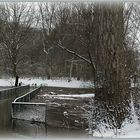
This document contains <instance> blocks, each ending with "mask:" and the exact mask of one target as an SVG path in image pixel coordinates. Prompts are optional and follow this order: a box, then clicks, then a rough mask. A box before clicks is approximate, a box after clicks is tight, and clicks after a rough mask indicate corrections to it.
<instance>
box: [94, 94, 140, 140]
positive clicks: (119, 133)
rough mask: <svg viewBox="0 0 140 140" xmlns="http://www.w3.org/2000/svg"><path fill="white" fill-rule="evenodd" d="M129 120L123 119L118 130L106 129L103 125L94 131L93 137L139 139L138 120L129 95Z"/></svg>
mask: <svg viewBox="0 0 140 140" xmlns="http://www.w3.org/2000/svg"><path fill="white" fill-rule="evenodd" d="M130 105H131V113H130V114H131V118H132V120H131V122H130V121H128V120H127V119H126V120H125V121H124V123H123V125H122V128H121V129H119V130H114V131H113V130H106V127H104V126H103V125H102V126H101V128H100V132H95V133H94V134H93V136H95V137H104V138H105V137H106V138H139V139H140V121H139V120H138V116H137V115H136V112H135V108H134V103H133V100H132V96H131V103H130Z"/></svg>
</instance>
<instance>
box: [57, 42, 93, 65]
mask: <svg viewBox="0 0 140 140" xmlns="http://www.w3.org/2000/svg"><path fill="white" fill-rule="evenodd" d="M57 45H58V47H59V48H61V49H63V50H65V51H67V52H68V53H71V54H73V55H75V56H77V57H79V58H81V59H82V60H84V61H85V62H87V63H88V64H92V62H91V61H90V60H89V59H87V58H85V57H83V56H81V55H80V54H78V53H76V52H74V51H71V50H69V49H67V48H65V47H63V46H62V45H61V43H58V44H57Z"/></svg>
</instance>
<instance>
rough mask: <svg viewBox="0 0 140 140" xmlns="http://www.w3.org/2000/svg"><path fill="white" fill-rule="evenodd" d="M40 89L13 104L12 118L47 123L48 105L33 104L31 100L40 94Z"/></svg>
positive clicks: (19, 98) (21, 97)
mask: <svg viewBox="0 0 140 140" xmlns="http://www.w3.org/2000/svg"><path fill="white" fill-rule="evenodd" d="M39 91H40V88H36V89H34V90H32V91H30V92H28V93H26V94H25V95H23V96H20V97H18V98H16V99H15V100H14V102H12V118H14V119H20V120H28V121H36V122H46V104H45V103H33V102H31V99H32V98H34V97H35V95H36V94H38V93H39Z"/></svg>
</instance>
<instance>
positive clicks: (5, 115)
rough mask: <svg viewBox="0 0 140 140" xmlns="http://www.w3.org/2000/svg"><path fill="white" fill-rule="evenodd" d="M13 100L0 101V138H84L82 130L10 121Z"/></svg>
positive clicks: (84, 133) (84, 134) (85, 134)
mask: <svg viewBox="0 0 140 140" xmlns="http://www.w3.org/2000/svg"><path fill="white" fill-rule="evenodd" d="M12 101H13V98H10V99H6V100H2V101H0V137H10V138H11V137H13V138H14V137H18V138H26V137H27V138H31V137H37V138H39V137H40V138H44V137H51V138H52V137H56V138H58V137H59V138H61V137H68V138H69V137H71V138H72V137H74V138H76V137H77V138H81V137H82V138H83V137H84V138H85V137H87V133H86V131H84V130H74V129H64V128H52V127H47V126H46V125H45V124H43V123H31V122H29V121H22V120H12V119H11V102H12Z"/></svg>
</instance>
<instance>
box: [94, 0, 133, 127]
mask: <svg viewBox="0 0 140 140" xmlns="http://www.w3.org/2000/svg"><path fill="white" fill-rule="evenodd" d="M94 20H95V26H94V27H95V40H94V43H95V44H94V46H95V52H96V56H95V58H96V60H95V61H96V74H95V83H96V84H95V87H96V96H95V100H96V101H98V102H100V105H101V106H100V107H99V111H100V108H101V107H103V108H102V109H104V110H106V118H105V119H104V120H105V122H108V123H109V124H110V126H111V127H115V128H120V127H121V125H122V123H123V121H124V119H125V118H126V117H127V116H128V114H129V111H128V109H129V99H130V93H129V86H130V85H129V80H128V77H127V76H128V75H127V71H126V68H125V64H126V58H125V49H124V48H125V46H124V21H123V5H122V4H121V3H119V4H118V3H115V5H114V4H113V3H106V4H103V3H102V4H98V5H96V8H95V19H94ZM104 116H105V115H103V117H104Z"/></svg>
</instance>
